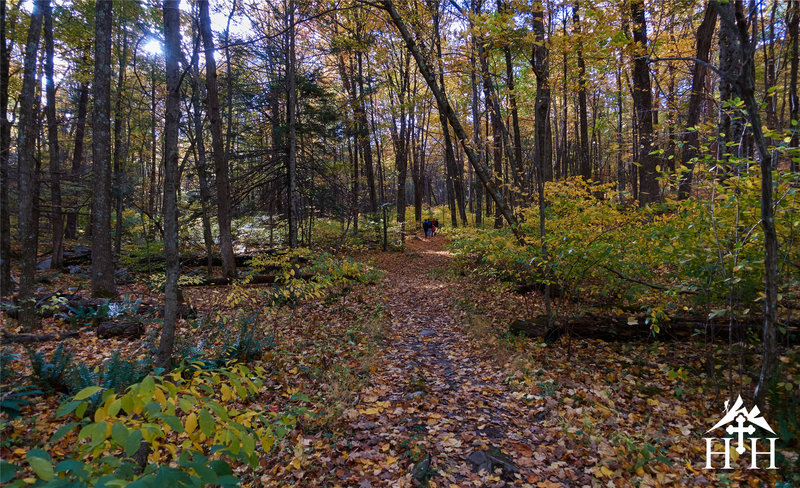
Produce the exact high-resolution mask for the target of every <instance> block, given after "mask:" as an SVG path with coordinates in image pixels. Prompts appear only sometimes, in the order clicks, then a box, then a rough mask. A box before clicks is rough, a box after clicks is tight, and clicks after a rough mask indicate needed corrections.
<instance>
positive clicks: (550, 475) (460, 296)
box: [256, 237, 796, 487]
mask: <svg viewBox="0 0 800 488" xmlns="http://www.w3.org/2000/svg"><path fill="white" fill-rule="evenodd" d="M445 244H446V242H445V238H444V237H436V238H431V239H420V238H419V237H413V238H411V239H410V240H408V241H407V245H406V251H405V253H389V254H372V255H369V256H362V257H363V258H365V259H367V260H369V262H371V264H373V265H375V266H376V267H378V268H379V269H381V270H382V271H383V272H384V273H385V275H384V278H383V280H382V284H381V285H380V289H379V290H380V294H379V296H377V295H373V298H374V299H376V300H379V301H380V302H381V303H383V304H384V306H385V307H386V313H385V315H386V318H387V319H388V321H387V323H386V324H384V328H385V338H384V339H383V341H382V343H381V346H380V347H379V348H378V350H377V352H376V357H374V358H373V359H372V361H371V364H372V366H371V373H370V375H369V379H368V381H367V382H366V383H365V385H364V386H363V388H361V389H360V390H359V391H358V392H357V393H356V395H355V397H354V404H352V405H351V406H349V407H348V408H346V409H344V410H343V412H342V415H341V418H340V422H339V423H338V425H337V426H336V427H335V428H334V430H333V433H331V432H318V433H311V434H304V435H302V436H300V437H298V440H299V443H300V444H301V445H302V446H304V454H303V456H302V462H301V463H297V462H296V460H297V459H298V451H297V450H295V451H293V452H292V453H288V451H287V454H286V456H285V457H284V458H283V459H282V460H278V461H277V464H273V466H281V467H280V468H275V469H273V471H272V473H274V474H277V475H278V476H277V478H273V477H272V475H271V474H265V475H263V476H262V477H261V479H260V481H261V482H262V483H264V484H265V485H270V484H272V483H275V482H276V479H280V478H282V477H283V476H287V475H288V476H289V477H290V478H291V477H294V479H296V483H297V484H298V485H301V486H311V485H323V486H359V487H369V486H419V485H420V484H425V483H428V485H429V486H439V487H441V486H444V487H462V486H498V487H499V486H536V487H560V486H706V485H709V484H716V483H719V484H729V485H734V486H738V485H740V484H741V485H745V484H750V485H752V486H757V484H758V483H759V482H764V481H774V480H775V479H776V478H772V477H771V474H774V473H775V472H774V471H773V472H766V471H762V470H755V471H748V470H745V469H737V470H730V471H727V472H724V473H723V472H720V474H719V476H717V475H715V472H714V471H708V470H704V469H702V468H703V465H704V459H705V441H704V440H703V439H702V437H703V433H704V432H705V430H706V429H708V428H709V427H710V426H711V425H712V424H713V423H715V422H716V419H717V418H718V417H719V416H721V415H722V409H721V405H722V398H721V396H720V393H719V392H718V391H717V392H714V391H713V390H707V389H706V388H708V385H704V384H702V383H699V382H697V381H695V380H696V373H697V371H698V370H699V368H701V367H702V366H701V363H702V351H698V350H697V348H696V346H695V345H690V344H666V345H665V344H659V343H657V342H653V341H649V342H645V343H640V344H630V343H606V342H603V341H599V340H587V339H580V340H573V341H572V342H569V340H568V339H563V338H562V339H561V340H559V341H558V342H556V343H555V344H552V345H547V344H545V343H544V342H537V341H531V340H527V339H524V338H517V337H515V336H511V335H509V334H508V333H507V332H505V331H507V324H508V323H509V322H511V321H512V320H514V319H518V318H525V317H526V316H529V315H527V314H530V313H531V309H532V308H533V309H536V308H537V307H539V306H540V304H539V303H534V304H532V303H530V297H528V299H527V301H526V299H522V298H521V297H520V296H518V295H515V294H513V293H509V292H507V291H505V290H504V289H503V287H502V286H499V284H497V283H494V284H492V283H487V282H486V281H485V280H476V279H472V278H469V277H466V276H463V274H462V273H458V272H455V271H454V268H453V267H452V266H451V265H452V264H453V259H454V256H453V255H452V254H451V253H450V252H448V251H447V250H446V245H445ZM376 291H377V290H376ZM785 454H786V455H787V456H789V458H790V459H791V458H792V456H796V453H791V452H787V453H785ZM744 457H745V456H743V458H744ZM292 461H295V465H294V468H297V467H300V468H302V469H293V466H292ZM285 480H286V478H284V481H285ZM256 484H258V483H256Z"/></svg>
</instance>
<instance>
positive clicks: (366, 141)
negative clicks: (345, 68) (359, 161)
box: [356, 50, 378, 213]
mask: <svg viewBox="0 0 800 488" xmlns="http://www.w3.org/2000/svg"><path fill="white" fill-rule="evenodd" d="M362 57H363V53H362V52H361V51H360V50H359V51H358V52H356V63H357V64H358V118H359V131H358V137H359V143H360V144H361V153H362V154H363V155H364V173H365V175H366V177H367V188H368V189H369V211H370V212H372V213H375V212H377V211H378V194H377V192H376V190H375V165H374V163H373V160H372V144H371V142H370V135H369V123H368V122H367V102H366V95H365V93H364V66H363V64H364V62H363V59H362Z"/></svg>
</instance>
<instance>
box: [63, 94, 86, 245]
mask: <svg viewBox="0 0 800 488" xmlns="http://www.w3.org/2000/svg"><path fill="white" fill-rule="evenodd" d="M88 106H89V83H88V82H86V81H84V82H82V83H81V87H80V89H79V90H78V110H77V112H78V113H77V115H76V116H75V143H74V144H73V149H72V169H71V171H70V179H71V180H72V185H73V186H74V187H77V186H78V184H79V182H80V180H81V177H82V175H83V168H82V166H83V143H84V136H85V134H86V116H87V112H88V110H87V109H88ZM71 198H72V200H73V203H72V205H74V207H73V208H71V209H70V211H69V212H67V226H66V229H64V236H65V237H66V238H67V239H74V238H75V237H76V236H77V234H78V210H79V208H80V206H79V205H78V199H79V198H80V195H72V196H71Z"/></svg>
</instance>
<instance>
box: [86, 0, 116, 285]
mask: <svg viewBox="0 0 800 488" xmlns="http://www.w3.org/2000/svg"><path fill="white" fill-rule="evenodd" d="M111 26H112V2H111V1H110V0H102V1H98V2H97V9H96V14H95V45H94V82H93V84H92V86H93V92H94V114H93V115H92V171H93V176H92V181H93V188H92V269H91V275H92V295H93V296H97V297H111V296H116V294H117V289H116V285H115V283H114V256H113V254H112V251H111V124H110V117H111V100H110V98H111Z"/></svg>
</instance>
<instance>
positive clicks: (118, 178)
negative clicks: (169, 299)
mask: <svg viewBox="0 0 800 488" xmlns="http://www.w3.org/2000/svg"><path fill="white" fill-rule="evenodd" d="M127 66H128V30H127V26H126V24H125V22H123V23H122V53H121V55H120V59H119V73H118V75H117V96H116V101H115V107H114V207H115V210H116V228H115V230H114V257H115V258H118V257H119V253H120V251H121V248H122V232H123V226H122V210H123V207H124V203H125V172H124V169H125V159H126V158H127V153H128V148H127V147H126V145H125V143H124V142H123V138H124V130H123V126H124V124H125V122H124V114H123V113H122V99H123V98H124V94H125V92H126V91H125V71H126V70H127Z"/></svg>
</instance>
